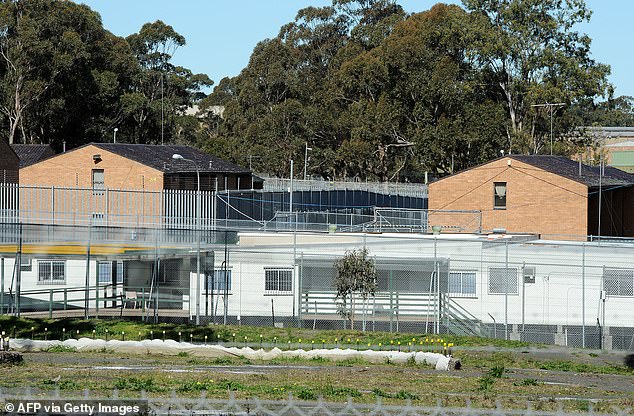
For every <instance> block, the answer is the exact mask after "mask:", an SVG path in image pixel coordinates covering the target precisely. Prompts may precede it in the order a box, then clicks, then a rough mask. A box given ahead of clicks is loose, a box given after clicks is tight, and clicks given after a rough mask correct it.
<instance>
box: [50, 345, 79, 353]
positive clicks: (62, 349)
mask: <svg viewBox="0 0 634 416" xmlns="http://www.w3.org/2000/svg"><path fill="white" fill-rule="evenodd" d="M44 351H46V352H77V348H75V347H69V346H66V345H62V344H57V345H51V346H50V347H48V348H47V349H45V350H44Z"/></svg>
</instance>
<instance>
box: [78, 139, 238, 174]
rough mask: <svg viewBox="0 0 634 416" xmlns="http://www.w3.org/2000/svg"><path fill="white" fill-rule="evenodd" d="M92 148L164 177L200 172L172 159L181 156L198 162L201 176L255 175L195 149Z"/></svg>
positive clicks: (101, 145) (112, 145) (118, 145)
mask: <svg viewBox="0 0 634 416" xmlns="http://www.w3.org/2000/svg"><path fill="white" fill-rule="evenodd" d="M90 145H93V146H95V147H98V148H100V149H103V150H106V151H108V152H112V153H115V154H117V155H119V156H122V157H125V158H127V159H130V160H134V161H136V162H139V163H142V164H144V165H146V166H149V167H151V168H154V169H157V170H159V171H161V172H164V173H183V172H196V167H195V166H194V163H191V162H188V161H187V160H179V159H174V158H173V157H172V156H173V155H174V154H179V155H181V156H183V157H184V158H185V159H189V160H192V161H194V162H195V164H196V166H198V169H199V171H200V172H205V173H251V171H250V170H249V169H246V168H243V167H241V166H238V165H236V164H233V163H231V162H228V161H226V160H223V159H220V158H218V157H215V156H212V155H210V154H207V153H205V152H202V151H200V150H198V149H195V148H193V147H191V146H178V145H150V144H129V143H90Z"/></svg>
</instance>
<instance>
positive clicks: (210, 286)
mask: <svg viewBox="0 0 634 416" xmlns="http://www.w3.org/2000/svg"><path fill="white" fill-rule="evenodd" d="M225 290H226V291H228V292H229V291H231V270H229V269H227V276H226V279H225V270H224V269H216V270H214V271H213V274H208V275H207V291H208V292H212V291H213V293H224V292H225Z"/></svg>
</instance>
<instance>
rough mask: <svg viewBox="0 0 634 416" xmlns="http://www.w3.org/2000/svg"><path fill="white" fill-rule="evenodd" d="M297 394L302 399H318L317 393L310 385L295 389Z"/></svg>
mask: <svg viewBox="0 0 634 416" xmlns="http://www.w3.org/2000/svg"><path fill="white" fill-rule="evenodd" d="M295 395H296V396H297V398H298V399H301V400H316V399H317V394H316V393H315V392H314V391H313V389H311V388H310V387H299V388H297V389H295Z"/></svg>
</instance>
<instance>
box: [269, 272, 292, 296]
mask: <svg viewBox="0 0 634 416" xmlns="http://www.w3.org/2000/svg"><path fill="white" fill-rule="evenodd" d="M264 292H265V293H266V294H280V295H292V294H293V269H288V268H284V269H264Z"/></svg>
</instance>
